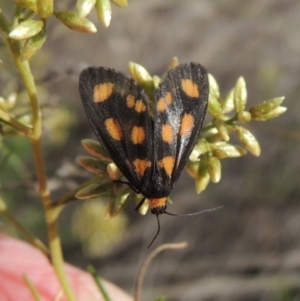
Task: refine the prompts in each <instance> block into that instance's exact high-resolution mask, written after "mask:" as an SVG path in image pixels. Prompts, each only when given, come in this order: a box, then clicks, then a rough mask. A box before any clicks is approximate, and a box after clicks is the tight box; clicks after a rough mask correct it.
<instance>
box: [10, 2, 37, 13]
mask: <svg viewBox="0 0 300 301" xmlns="http://www.w3.org/2000/svg"><path fill="white" fill-rule="evenodd" d="M15 2H16V3H18V4H19V5H21V6H23V7H25V8H27V9H29V10H32V11H34V12H37V0H15Z"/></svg>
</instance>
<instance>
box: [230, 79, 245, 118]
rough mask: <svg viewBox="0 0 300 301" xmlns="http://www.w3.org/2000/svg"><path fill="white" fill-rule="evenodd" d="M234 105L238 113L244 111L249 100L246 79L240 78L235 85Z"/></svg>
mask: <svg viewBox="0 0 300 301" xmlns="http://www.w3.org/2000/svg"><path fill="white" fill-rule="evenodd" d="M233 93H234V106H235V110H236V112H237V113H239V112H241V111H243V110H244V109H245V106H246V102H247V89H246V82H245V79H244V78H243V77H242V76H241V77H239V78H238V80H237V82H236V84H235V87H234V92H233Z"/></svg>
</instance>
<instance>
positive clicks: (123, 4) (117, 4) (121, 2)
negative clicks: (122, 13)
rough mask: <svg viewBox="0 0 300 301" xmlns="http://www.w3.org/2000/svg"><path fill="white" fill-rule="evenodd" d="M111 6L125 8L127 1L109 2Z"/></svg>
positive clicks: (115, 0)
mask: <svg viewBox="0 0 300 301" xmlns="http://www.w3.org/2000/svg"><path fill="white" fill-rule="evenodd" d="M111 2H112V3H113V4H115V5H116V6H119V7H126V6H127V0H111Z"/></svg>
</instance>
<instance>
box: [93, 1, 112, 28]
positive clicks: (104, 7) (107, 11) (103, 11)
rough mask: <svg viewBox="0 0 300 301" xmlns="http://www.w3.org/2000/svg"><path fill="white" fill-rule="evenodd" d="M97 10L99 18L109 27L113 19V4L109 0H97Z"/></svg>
mask: <svg viewBox="0 0 300 301" xmlns="http://www.w3.org/2000/svg"><path fill="white" fill-rule="evenodd" d="M96 12H97V16H98V19H99V20H100V21H101V22H102V23H103V25H104V26H105V27H108V26H109V24H110V20H111V5H110V1H109V0H96Z"/></svg>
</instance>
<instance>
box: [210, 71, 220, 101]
mask: <svg viewBox="0 0 300 301" xmlns="http://www.w3.org/2000/svg"><path fill="white" fill-rule="evenodd" d="M208 82H209V93H210V94H211V95H212V97H214V98H216V99H218V100H219V99H220V88H219V85H218V83H217V81H216V79H215V78H214V77H213V76H212V75H211V74H208Z"/></svg>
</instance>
